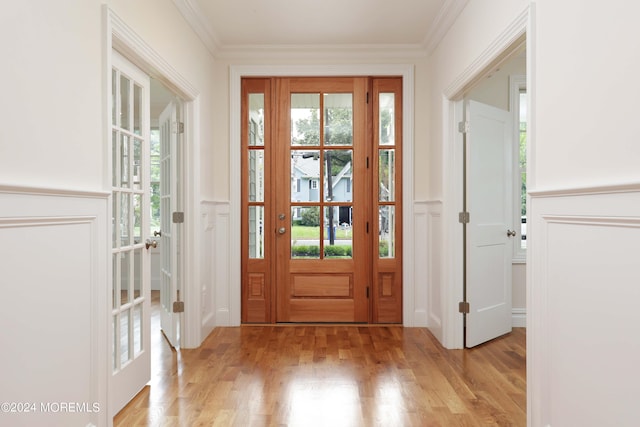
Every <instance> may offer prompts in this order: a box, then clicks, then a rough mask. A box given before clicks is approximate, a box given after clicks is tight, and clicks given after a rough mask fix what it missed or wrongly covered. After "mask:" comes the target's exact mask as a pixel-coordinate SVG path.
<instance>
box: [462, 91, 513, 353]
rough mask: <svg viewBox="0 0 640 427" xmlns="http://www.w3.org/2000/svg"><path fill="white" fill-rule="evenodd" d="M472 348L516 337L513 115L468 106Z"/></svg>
mask: <svg viewBox="0 0 640 427" xmlns="http://www.w3.org/2000/svg"><path fill="white" fill-rule="evenodd" d="M466 115H467V120H468V123H469V130H468V132H467V180H466V186H467V211H468V212H469V223H468V224H467V247H466V251H467V263H466V264H467V265H466V269H467V271H466V286H467V301H468V302H469V313H468V314H467V322H466V346H467V347H473V346H475V345H478V344H481V343H483V342H485V341H489V340H491V339H493V338H496V337H498V336H500V335H503V334H506V333H508V332H511V286H512V284H511V282H512V276H511V263H512V250H511V248H512V245H511V244H510V239H511V238H513V236H512V233H511V231H512V230H514V228H513V224H512V222H513V215H512V212H513V209H512V194H513V193H512V182H513V180H512V176H511V174H512V166H511V162H512V157H511V153H512V151H511V150H512V141H511V140H512V132H511V128H512V122H511V121H512V115H511V114H510V113H509V112H507V111H503V110H500V109H497V108H494V107H491V106H488V105H484V104H481V103H479V102H474V101H469V102H467V104H466Z"/></svg>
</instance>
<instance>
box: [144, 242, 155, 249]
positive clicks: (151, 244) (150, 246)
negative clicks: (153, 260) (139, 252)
mask: <svg viewBox="0 0 640 427" xmlns="http://www.w3.org/2000/svg"><path fill="white" fill-rule="evenodd" d="M144 246H145V247H146V248H147V250H149V248H157V247H158V242H157V241H156V240H151V239H147V241H146V242H145V243H144Z"/></svg>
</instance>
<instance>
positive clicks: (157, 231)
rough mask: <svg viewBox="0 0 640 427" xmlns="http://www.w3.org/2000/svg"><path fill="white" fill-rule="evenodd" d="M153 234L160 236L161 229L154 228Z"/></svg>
mask: <svg viewBox="0 0 640 427" xmlns="http://www.w3.org/2000/svg"><path fill="white" fill-rule="evenodd" d="M153 235H154V236H162V230H156V231H154V232H153Z"/></svg>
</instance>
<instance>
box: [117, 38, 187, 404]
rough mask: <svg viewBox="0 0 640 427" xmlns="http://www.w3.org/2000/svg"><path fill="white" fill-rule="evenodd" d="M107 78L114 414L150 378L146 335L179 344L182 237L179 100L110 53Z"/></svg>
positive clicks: (135, 68) (148, 339) (145, 74)
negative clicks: (154, 287)
mask: <svg viewBox="0 0 640 427" xmlns="http://www.w3.org/2000/svg"><path fill="white" fill-rule="evenodd" d="M111 76H112V79H111V92H112V98H111V99H112V100H113V104H112V114H111V119H112V124H111V130H110V133H111V139H110V141H111V144H110V151H111V153H112V155H111V156H110V159H111V162H110V163H111V164H110V167H109V170H110V171H111V177H110V181H111V183H112V197H111V202H110V203H111V206H112V222H111V223H112V230H111V235H112V239H111V252H112V257H111V271H112V276H111V277H112V283H111V295H112V298H111V312H110V317H111V322H110V325H111V336H112V339H111V343H112V353H111V359H112V363H111V380H110V384H109V392H110V402H111V403H110V412H111V414H112V415H115V414H116V413H117V412H118V411H119V410H120V409H122V407H124V406H125V405H126V404H127V402H129V400H131V399H132V398H133V397H134V396H135V395H136V394H137V393H138V392H139V391H140V390H141V389H142V388H143V387H144V386H145V385H146V384H147V383H148V382H149V380H150V378H151V354H150V353H151V334H152V333H157V334H160V333H161V332H160V331H162V333H163V334H164V336H165V338H166V340H167V341H168V342H169V345H170V346H171V347H179V346H180V340H181V336H182V335H183V334H182V333H181V327H183V326H182V322H181V321H180V312H181V311H182V310H180V308H181V306H180V303H181V300H180V298H181V295H180V294H181V292H180V288H181V284H182V282H183V281H182V279H181V278H182V275H183V274H184V273H183V271H184V268H183V264H184V261H183V255H182V254H183V253H184V250H183V242H184V239H185V238H184V231H183V229H182V227H183V222H184V221H183V219H182V218H183V217H184V213H183V212H181V211H180V210H181V209H183V208H182V207H183V198H182V194H183V193H184V191H183V182H184V179H183V176H182V174H183V170H184V167H183V166H182V164H183V157H184V156H183V152H182V145H183V144H180V143H179V141H181V139H182V136H181V135H182V132H181V130H182V128H183V126H180V121H181V119H182V111H183V109H182V102H181V100H180V99H179V98H178V97H176V96H175V95H173V94H172V93H171V92H170V91H168V90H167V89H166V88H164V87H163V86H162V84H160V83H158V82H154V80H153V79H152V78H150V76H149V75H148V74H147V73H145V72H144V71H143V70H141V69H140V68H139V67H137V66H136V65H135V64H134V63H132V62H131V61H129V60H128V59H127V58H125V57H124V56H123V55H121V54H120V53H118V52H117V51H115V50H114V51H112V70H111ZM158 105H161V106H162V109H161V110H158ZM152 117H153V120H152ZM176 214H181V215H176ZM158 226H160V227H161V228H159V227H158ZM163 230H164V231H163ZM154 254H157V258H159V262H158V265H157V267H158V270H159V275H160V286H159V289H158V290H159V294H160V295H159V297H160V298H159V300H160V307H159V311H160V326H161V330H155V331H152V330H151V325H152V321H151V311H152V309H151V300H152V297H151V272H152V271H155V268H153V267H152V265H151V264H152V260H153V257H154ZM176 305H177V307H176Z"/></svg>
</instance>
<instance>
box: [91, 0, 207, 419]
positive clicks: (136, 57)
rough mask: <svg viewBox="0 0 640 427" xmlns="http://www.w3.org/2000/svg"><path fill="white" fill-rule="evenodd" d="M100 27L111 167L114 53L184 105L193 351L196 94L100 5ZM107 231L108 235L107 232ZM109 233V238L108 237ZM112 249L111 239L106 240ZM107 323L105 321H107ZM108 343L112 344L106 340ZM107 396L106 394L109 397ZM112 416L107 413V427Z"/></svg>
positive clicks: (188, 342) (196, 313)
mask: <svg viewBox="0 0 640 427" xmlns="http://www.w3.org/2000/svg"><path fill="white" fill-rule="evenodd" d="M102 11H103V14H102V17H103V28H104V50H103V51H104V53H103V55H104V56H103V61H104V62H103V73H104V74H103V91H104V92H103V93H104V99H106V100H107V103H105V105H104V111H103V119H102V120H103V129H105V132H104V135H103V138H104V139H103V147H104V150H105V151H104V152H105V159H108V160H107V162H109V161H110V160H109V159H111V151H110V149H111V106H110V103H111V68H112V59H111V56H112V54H111V52H112V50H116V51H118V52H119V53H120V54H121V55H122V56H124V57H125V58H126V59H128V60H129V61H131V62H132V63H133V64H134V65H136V66H137V67H138V68H140V69H141V70H142V71H143V72H144V73H146V74H148V75H150V76H153V77H154V78H156V79H158V80H159V81H161V82H162V83H163V84H164V86H165V87H166V88H167V89H168V90H170V91H171V92H173V93H174V94H175V95H177V96H179V97H180V98H182V100H183V108H184V111H183V114H184V123H185V127H184V137H183V140H184V142H185V151H184V159H183V161H184V164H183V166H184V169H183V170H185V171H190V173H185V174H184V176H183V180H184V181H183V191H184V193H183V197H184V208H185V224H184V225H185V229H184V243H183V250H184V259H185V264H184V268H183V283H184V284H185V286H184V287H183V298H182V300H183V301H184V303H185V313H184V316H183V320H184V325H185V326H184V331H185V333H184V336H183V337H182V346H183V347H185V348H193V347H197V346H198V345H200V327H199V325H200V316H201V313H200V309H199V308H200V301H199V293H198V292H197V283H198V282H199V276H198V272H199V271H200V270H199V266H200V261H199V259H198V257H196V256H194V254H197V246H196V243H197V239H195V238H194V236H196V235H197V234H196V233H197V231H198V228H199V224H200V218H199V215H198V214H199V199H198V198H197V195H198V194H199V180H198V179H199V176H200V162H199V160H198V158H197V156H196V154H197V153H199V147H200V140H199V137H198V132H197V126H198V121H197V118H198V117H199V116H200V102H199V92H198V91H197V90H196V89H195V88H194V87H193V86H192V85H191V83H189V81H187V80H186V79H185V78H184V77H182V76H181V75H180V73H178V72H177V71H176V70H175V69H174V68H173V67H172V66H171V65H170V64H169V63H168V62H167V61H166V60H164V59H163V58H162V57H161V56H160V55H159V54H158V53H157V52H155V50H153V49H152V48H151V46H149V45H148V44H147V43H146V42H145V41H144V40H143V39H142V38H140V36H138V35H137V34H136V33H135V31H133V29H132V28H131V27H129V26H128V25H127V24H126V22H125V21H123V20H122V19H121V18H120V17H119V16H118V15H116V14H115V13H114V12H113V11H112V10H111V9H110V8H109V7H108V5H103V9H102ZM108 166H109V165H105V169H104V177H103V180H104V181H103V182H104V187H105V188H107V189H109V192H110V189H111V168H110V167H108ZM107 212H109V214H108V215H111V214H110V212H111V205H110V204H109V206H108V210H107ZM110 232H111V230H110V229H109V230H108V233H110ZM108 235H109V234H107V236H108ZM107 241H108V242H109V244H110V238H109V239H107ZM107 276H108V277H107V283H111V280H112V278H111V268H107ZM105 310H106V311H105V312H106V313H107V314H108V315H109V316H110V313H111V310H110V308H109V307H107V302H105ZM107 319H109V317H107ZM106 339H110V338H109V337H107V338H106ZM106 368H107V369H108V373H109V374H108V378H110V377H111V369H110V368H109V367H108V366H106ZM108 378H107V384H105V385H106V387H107V389H109V387H110V385H109V384H110V380H108ZM107 395H108V393H107ZM114 415H116V414H111V413H109V414H107V419H108V421H109V425H110V424H111V422H112V420H113V416H114Z"/></svg>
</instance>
